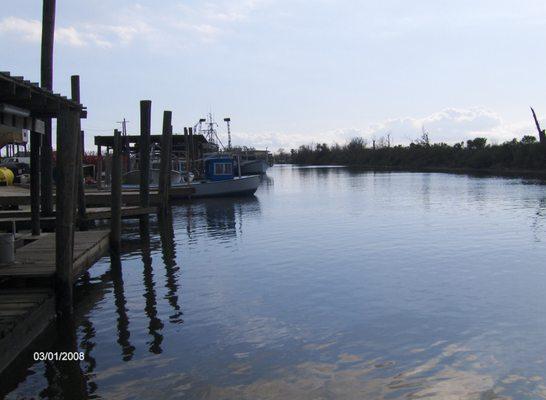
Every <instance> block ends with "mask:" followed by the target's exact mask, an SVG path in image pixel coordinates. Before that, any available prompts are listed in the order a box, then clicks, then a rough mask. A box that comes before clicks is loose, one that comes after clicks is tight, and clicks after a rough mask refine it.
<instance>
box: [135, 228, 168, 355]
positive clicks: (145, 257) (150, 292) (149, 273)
mask: <svg viewBox="0 0 546 400" xmlns="http://www.w3.org/2000/svg"><path fill="white" fill-rule="evenodd" d="M140 238H141V248H142V263H143V264H144V268H143V278H144V288H145V293H144V298H145V299H146V305H145V307H144V311H145V312H146V315H147V316H148V320H149V323H148V333H149V334H150V335H151V336H152V341H151V343H150V348H149V351H150V353H154V354H160V353H161V352H162V351H163V350H162V349H161V343H162V342H163V335H162V334H161V333H160V331H161V330H162V329H163V323H162V322H161V320H160V319H159V318H158V317H157V309H156V304H157V299H156V293H155V287H154V278H153V276H154V273H153V266H152V256H151V252H150V231H149V230H148V229H145V228H143V227H141V229H140Z"/></svg>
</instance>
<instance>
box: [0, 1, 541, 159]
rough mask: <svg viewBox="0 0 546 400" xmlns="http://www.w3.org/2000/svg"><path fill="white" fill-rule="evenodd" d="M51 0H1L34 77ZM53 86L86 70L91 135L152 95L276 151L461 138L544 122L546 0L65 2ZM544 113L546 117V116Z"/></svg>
mask: <svg viewBox="0 0 546 400" xmlns="http://www.w3.org/2000/svg"><path fill="white" fill-rule="evenodd" d="M41 12H42V2H41V1H39V0H18V1H7V0H5V1H4V2H3V4H2V13H1V14H0V54H2V57H1V59H0V70H2V71H11V72H12V73H13V74H15V75H23V76H24V77H25V78H26V79H30V80H32V81H36V82H39V77H40V40H41ZM55 35H56V36H55V50H54V83H53V86H54V90H55V91H56V92H60V93H62V94H64V95H69V93H70V76H71V75H74V74H77V75H80V80H81V98H82V102H83V103H84V104H85V105H86V106H87V108H88V119H87V120H86V121H84V122H83V129H84V130H85V132H86V146H87V149H89V150H90V149H91V146H92V143H93V136H94V135H99V134H100V135H109V134H111V133H112V131H113V129H115V128H119V126H120V125H119V124H118V123H117V122H118V121H121V120H122V119H123V118H127V120H128V121H129V123H128V131H129V133H138V127H139V101H140V100H145V99H146V100H147V99H149V100H152V131H153V132H154V133H159V132H160V130H161V124H162V121H161V118H162V113H163V110H171V111H172V112H173V127H174V132H175V133H178V132H181V131H182V130H183V127H184V126H193V125H194V124H195V123H196V122H197V121H198V120H199V118H202V117H205V116H206V114H207V113H209V112H211V111H212V113H213V115H214V116H215V118H216V120H217V121H218V122H219V124H220V127H219V128H220V129H219V131H220V132H219V133H220V135H221V138H222V139H223V141H226V139H225V137H226V129H225V126H224V124H223V121H222V120H223V118H224V117H230V118H231V120H232V135H233V143H234V144H236V145H246V146H254V147H257V148H268V149H270V150H277V149H279V148H284V149H290V148H294V147H297V146H299V145H301V144H310V143H317V142H325V143H333V142H337V143H340V144H343V143H345V142H346V141H347V140H349V139H350V138H352V137H355V136H362V137H364V138H367V139H368V140H370V141H371V140H372V139H373V138H376V139H379V138H380V137H381V136H384V135H386V134H390V136H391V141H392V142H394V143H395V144H407V143H409V142H411V141H412V140H414V139H416V138H417V137H419V136H420V135H421V131H422V128H423V126H424V127H425V129H426V130H427V131H428V132H429V137H430V139H431V141H433V142H441V141H443V142H448V143H455V142H459V141H463V140H466V139H469V138H473V137H476V136H484V137H487V138H488V139H489V141H490V142H502V141H504V140H508V139H511V138H513V137H521V136H523V135H524V134H536V132H535V130H534V125H533V121H532V118H531V114H530V111H529V106H534V107H535V109H536V111H537V113H538V114H539V116H544V117H546V68H545V66H546V2H544V1H542V0H540V1H539V0H519V1H507V0H495V1H493V0H472V1H469V0H457V1H447V0H414V1H408V0H382V1H367V0H362V1H349V0H335V1H334V0H315V1H302V0H278V1H275V0H210V1H207V0H204V1H193V0H186V1H183V0H162V1H152V0H142V1H140V2H135V1H129V0H115V1H114V0H85V1H83V0H82V1H80V0H71V1H68V0H57V14H56V31H55ZM545 120H546V119H545Z"/></svg>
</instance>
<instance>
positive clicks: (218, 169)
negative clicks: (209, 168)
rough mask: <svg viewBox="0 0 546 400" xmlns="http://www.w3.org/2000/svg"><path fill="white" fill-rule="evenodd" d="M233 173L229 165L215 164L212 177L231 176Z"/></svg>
mask: <svg viewBox="0 0 546 400" xmlns="http://www.w3.org/2000/svg"><path fill="white" fill-rule="evenodd" d="M232 173H233V166H232V164H231V163H215V164H214V175H231V174H232Z"/></svg>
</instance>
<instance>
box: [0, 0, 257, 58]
mask: <svg viewBox="0 0 546 400" xmlns="http://www.w3.org/2000/svg"><path fill="white" fill-rule="evenodd" d="M266 2H267V1H266V0H238V1H224V0H216V1H211V2H205V3H197V4H196V5H192V6H190V5H186V4H174V5H168V4H165V5H162V8H161V10H160V11H159V10H158V9H157V7H146V6H143V5H141V4H135V5H132V6H131V7H129V8H125V9H119V10H116V11H115V12H113V13H112V14H113V15H124V16H125V17H124V21H130V24H123V25H120V24H119V23H118V20H117V19H116V20H114V19H113V17H109V16H107V17H104V16H102V17H101V16H95V18H94V19H87V20H82V21H79V22H78V24H77V28H76V26H65V25H62V23H61V24H59V21H57V26H56V27H55V35H56V36H55V39H56V40H57V41H58V43H60V44H65V45H68V46H72V47H85V46H97V47H103V48H109V47H115V46H127V45H130V44H132V43H134V42H136V41H137V40H138V42H139V43H145V44H148V45H150V48H155V49H162V48H172V47H175V48H183V47H188V46H190V45H192V44H197V45H198V44H199V43H210V42H214V41H216V40H217V39H218V38H219V37H221V36H222V35H223V34H225V33H226V32H229V31H231V30H232V29H233V28H234V27H236V26H238V24H240V23H241V22H242V21H244V20H246V19H247V18H248V17H249V16H250V14H251V13H252V12H253V11H254V10H256V9H257V8H258V7H260V6H262V5H264V4H266ZM41 29H42V28H41V21H39V20H36V19H25V18H19V17H16V16H10V17H6V18H4V19H2V20H0V35H13V36H15V37H16V38H18V39H22V40H24V41H28V42H35V43H37V42H39V41H40V40H41Z"/></svg>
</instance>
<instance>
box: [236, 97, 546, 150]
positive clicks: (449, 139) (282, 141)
mask: <svg viewBox="0 0 546 400" xmlns="http://www.w3.org/2000/svg"><path fill="white" fill-rule="evenodd" d="M543 124H544V125H546V121H545V122H543ZM423 127H425V128H426V130H427V132H428V133H429V138H430V140H431V141H432V142H435V143H438V142H445V143H450V144H453V143H457V142H461V141H466V140H468V139H473V138H475V137H478V136H480V137H486V138H487V139H488V140H489V142H490V143H502V142H504V141H507V140H511V139H513V138H515V137H516V138H521V137H522V136H524V135H535V130H534V125H533V124H532V121H531V120H530V119H529V120H527V121H521V122H514V123H505V122H504V121H503V120H502V118H501V117H500V116H499V115H498V114H497V113H495V112H494V111H491V110H488V109H486V108H482V107H476V108H469V109H461V108H446V109H443V110H440V111H437V112H434V113H432V114H429V115H426V116H423V117H401V118H392V119H387V120H384V121H380V122H377V123H373V124H371V125H369V126H367V127H363V128H356V127H346V128H341V129H336V130H331V131H325V132H315V133H301V132H268V133H247V132H236V133H233V134H232V136H233V143H234V144H235V145H246V146H253V147H256V148H266V147H267V148H268V149H269V150H273V151H276V150H277V149H279V148H283V149H285V150H288V149H294V148H297V147H299V146H301V145H307V144H313V143H327V144H333V143H339V144H344V143H346V142H347V141H349V140H350V139H351V138H353V137H363V138H365V139H367V140H368V143H370V142H371V141H372V140H373V139H380V138H381V137H385V136H386V135H387V134H390V136H391V142H392V143H393V144H405V145H407V144H409V143H411V142H412V141H414V140H415V139H417V138H419V137H420V136H421V134H422V128H423Z"/></svg>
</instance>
